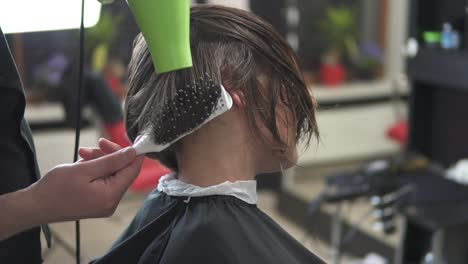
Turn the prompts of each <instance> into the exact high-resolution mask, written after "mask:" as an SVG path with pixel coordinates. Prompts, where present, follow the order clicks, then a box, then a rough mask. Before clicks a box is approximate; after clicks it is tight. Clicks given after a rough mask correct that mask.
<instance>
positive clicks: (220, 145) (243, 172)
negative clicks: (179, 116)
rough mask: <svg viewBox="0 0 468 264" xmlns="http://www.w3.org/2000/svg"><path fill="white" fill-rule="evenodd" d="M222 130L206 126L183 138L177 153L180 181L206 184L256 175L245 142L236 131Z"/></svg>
mask: <svg viewBox="0 0 468 264" xmlns="http://www.w3.org/2000/svg"><path fill="white" fill-rule="evenodd" d="M234 130H235V129H234ZM224 132H226V133H219V131H213V130H210V129H206V130H204V131H200V133H197V132H195V134H193V135H191V136H188V137H187V138H186V139H184V141H183V144H182V146H181V148H180V151H178V154H177V161H178V165H179V173H178V177H179V179H180V180H182V181H184V182H187V183H190V184H194V185H197V186H202V187H206V186H211V185H216V184H220V183H223V182H225V181H231V182H234V181H239V180H253V179H254V178H255V174H256V168H255V159H254V157H252V154H251V151H249V149H248V144H247V143H246V142H245V140H243V139H242V137H241V136H239V135H238V134H237V135H236V131H232V130H231V131H229V132H228V131H224ZM221 135H222V136H221Z"/></svg>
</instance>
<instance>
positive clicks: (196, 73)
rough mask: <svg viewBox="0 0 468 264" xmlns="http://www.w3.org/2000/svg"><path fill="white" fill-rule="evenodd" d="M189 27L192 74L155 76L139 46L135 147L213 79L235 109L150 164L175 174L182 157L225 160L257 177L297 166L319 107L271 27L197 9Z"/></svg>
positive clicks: (131, 101)
mask: <svg viewBox="0 0 468 264" xmlns="http://www.w3.org/2000/svg"><path fill="white" fill-rule="evenodd" d="M190 23H191V28H190V38H191V49H192V57H193V67H192V68H189V69H183V70H179V71H174V72H169V73H164V74H156V73H155V71H154V67H153V63H152V61H151V56H150V54H149V50H148V47H147V45H146V43H145V40H144V38H143V37H142V36H141V35H139V36H138V37H137V38H136V40H135V44H134V50H133V55H132V59H131V62H130V65H129V86H130V87H129V88H130V89H129V93H128V97H127V100H126V105H125V112H126V126H127V132H128V135H129V137H130V139H131V140H132V141H133V140H135V138H136V137H137V136H138V135H139V134H140V133H142V131H143V130H145V129H147V128H148V126H149V125H150V124H151V123H154V122H153V121H152V120H151V118H154V116H155V115H152V114H151V113H152V112H154V111H158V109H159V108H161V107H162V106H163V105H165V102H167V101H168V100H170V99H171V97H173V96H174V94H176V91H177V90H179V89H180V88H183V87H185V85H186V84H191V83H193V82H194V80H196V79H198V78H199V77H200V76H205V74H208V75H209V76H210V78H211V79H212V80H213V81H214V82H215V83H220V84H222V85H223V86H224V87H225V88H226V90H227V91H228V93H229V94H230V95H231V96H232V98H233V101H234V105H233V108H232V109H231V110H229V111H228V112H227V113H225V114H223V115H221V116H220V117H218V118H216V119H214V120H212V121H210V122H209V123H207V124H206V125H204V126H203V127H201V128H200V129H199V130H197V131H196V132H195V133H193V134H190V135H188V136H186V137H184V138H183V139H181V140H180V141H178V142H177V143H176V144H174V145H173V146H172V147H170V148H168V149H166V150H164V151H162V152H160V153H151V154H149V156H150V157H153V158H156V159H158V160H160V161H161V163H162V164H164V165H165V166H167V167H169V168H170V169H172V170H174V171H178V170H179V167H180V166H181V164H180V163H181V162H183V160H184V159H183V157H184V155H185V156H186V155H191V157H192V158H193V159H197V158H199V159H203V158H205V157H207V156H208V153H209V154H211V156H210V157H209V159H211V161H212V162H217V160H216V159H217V158H219V159H222V158H223V157H222V156H223V155H224V156H228V157H230V159H231V160H245V161H246V162H249V163H250V164H249V166H253V167H254V170H255V173H263V172H272V171H277V170H279V169H280V167H283V168H288V167H290V166H292V165H293V164H295V162H296V161H297V150H296V145H297V144H298V142H299V141H300V140H303V142H305V143H306V145H307V144H308V143H309V142H310V140H311V137H312V136H313V135H314V134H315V135H318V131H317V124H316V120H315V109H316V105H315V101H314V99H313V97H312V95H311V93H310V91H309V90H308V88H307V86H306V85H305V83H304V81H303V79H302V76H301V72H300V69H299V66H298V64H297V59H296V56H295V54H294V52H293V51H292V49H291V48H290V47H289V45H288V44H287V43H286V42H285V40H284V39H283V37H282V36H280V35H279V34H278V33H277V32H276V31H275V30H274V28H273V27H272V26H271V25H270V24H268V23H267V22H265V21H264V20H262V19H260V18H259V17H257V16H255V15H254V14H252V13H250V12H247V11H242V10H238V9H234V8H228V7H221V6H212V5H199V6H195V7H192V8H191V13H190ZM162 41H163V40H162ZM162 129H167V128H162ZM194 151H195V152H197V151H198V152H201V151H203V153H198V154H197V153H195V152H194Z"/></svg>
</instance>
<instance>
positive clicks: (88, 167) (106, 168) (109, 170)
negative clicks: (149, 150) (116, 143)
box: [77, 147, 136, 181]
mask: <svg viewBox="0 0 468 264" xmlns="http://www.w3.org/2000/svg"><path fill="white" fill-rule="evenodd" d="M135 158H136V152H135V149H133V148H131V147H128V148H125V149H121V150H119V151H116V152H114V153H112V154H107V155H105V156H102V157H100V158H97V159H93V160H88V161H83V162H81V163H78V164H77V165H78V166H80V169H81V171H82V172H83V174H85V175H88V177H89V180H91V181H92V180H96V179H98V178H102V177H108V176H111V175H113V174H114V173H116V172H117V171H119V170H121V169H123V168H125V167H127V166H128V165H130V163H132V162H133V161H134V160H135Z"/></svg>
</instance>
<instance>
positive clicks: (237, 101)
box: [228, 91, 246, 108]
mask: <svg viewBox="0 0 468 264" xmlns="http://www.w3.org/2000/svg"><path fill="white" fill-rule="evenodd" d="M228 93H229V94H230V95H231V97H232V102H233V103H234V105H235V106H236V107H239V108H244V107H245V105H246V104H245V97H244V93H243V92H241V91H228Z"/></svg>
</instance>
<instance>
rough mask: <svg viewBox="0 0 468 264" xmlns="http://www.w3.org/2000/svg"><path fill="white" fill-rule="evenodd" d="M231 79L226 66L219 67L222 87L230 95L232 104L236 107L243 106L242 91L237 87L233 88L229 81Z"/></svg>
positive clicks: (244, 104)
mask: <svg viewBox="0 0 468 264" xmlns="http://www.w3.org/2000/svg"><path fill="white" fill-rule="evenodd" d="M231 79H232V76H231V73H230V72H229V70H228V69H227V67H225V66H223V67H221V80H222V81H221V82H222V84H223V86H224V88H225V89H226V91H227V92H228V93H229V95H230V96H231V97H232V101H233V103H234V105H235V106H236V107H238V108H244V107H245V106H246V103H245V96H244V93H243V92H242V91H241V90H239V89H235V87H234V86H233V85H232V83H231V81H230V80H231Z"/></svg>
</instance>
